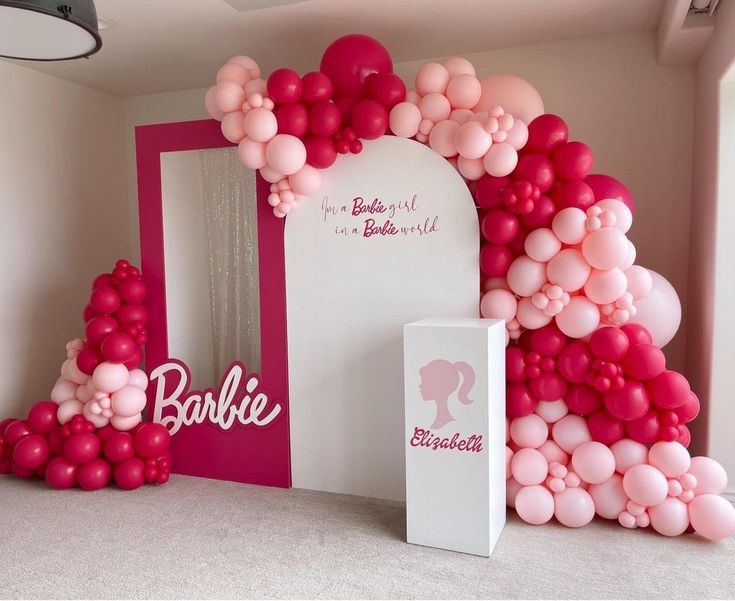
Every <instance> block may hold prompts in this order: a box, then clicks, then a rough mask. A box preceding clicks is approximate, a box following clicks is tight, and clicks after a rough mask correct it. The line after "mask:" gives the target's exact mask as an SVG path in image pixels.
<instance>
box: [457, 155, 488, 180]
mask: <svg viewBox="0 0 735 601" xmlns="http://www.w3.org/2000/svg"><path fill="white" fill-rule="evenodd" d="M457 169H458V170H459V172H460V174H461V175H462V177H464V178H466V179H468V180H470V181H473V182H474V181H477V180H478V179H480V178H481V177H482V176H483V175H485V165H484V164H483V162H482V159H467V158H465V157H463V156H460V157H459V158H458V159H457Z"/></svg>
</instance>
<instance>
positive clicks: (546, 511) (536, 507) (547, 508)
mask: <svg viewBox="0 0 735 601" xmlns="http://www.w3.org/2000/svg"><path fill="white" fill-rule="evenodd" d="M515 510H516V512H517V513H518V516H519V517H520V518H521V519H522V520H523V521H524V522H528V523H529V524H534V525H539V524H545V523H546V522H548V521H549V520H550V519H551V518H552V517H553V516H554V497H553V496H552V494H551V493H550V492H549V490H548V489H547V488H546V487H545V486H540V485H538V484H537V485H535V486H524V487H523V488H521V489H520V490H519V491H518V493H517V494H516V498H515Z"/></svg>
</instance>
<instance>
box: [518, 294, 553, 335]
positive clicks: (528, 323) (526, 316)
mask: <svg viewBox="0 0 735 601" xmlns="http://www.w3.org/2000/svg"><path fill="white" fill-rule="evenodd" d="M516 319H517V320H518V323H519V324H521V326H523V327H524V328H526V329H529V330H538V329H539V328H543V327H544V326H545V325H546V324H547V323H549V322H550V321H551V319H552V317H551V316H549V315H546V313H544V312H543V311H542V310H541V309H539V308H538V307H536V306H535V305H534V304H533V302H532V301H531V299H530V298H528V297H525V298H522V299H520V300H519V301H518V313H517V314H516Z"/></svg>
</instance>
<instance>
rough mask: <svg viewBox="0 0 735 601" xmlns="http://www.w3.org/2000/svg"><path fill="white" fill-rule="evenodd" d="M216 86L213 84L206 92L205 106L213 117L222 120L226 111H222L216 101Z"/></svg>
mask: <svg viewBox="0 0 735 601" xmlns="http://www.w3.org/2000/svg"><path fill="white" fill-rule="evenodd" d="M214 88H215V86H212V87H211V88H209V89H208V90H207V92H206V93H205V94H204V108H205V109H206V111H207V113H208V114H209V116H210V117H212V119H216V120H217V121H222V117H224V116H225V113H224V111H221V110H220V109H219V108H218V107H217V105H216V104H215V102H214Z"/></svg>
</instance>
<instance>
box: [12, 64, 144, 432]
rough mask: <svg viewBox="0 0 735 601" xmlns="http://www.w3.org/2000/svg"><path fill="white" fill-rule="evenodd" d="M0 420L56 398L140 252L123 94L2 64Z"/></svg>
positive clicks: (21, 413)
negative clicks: (95, 320)
mask: <svg viewBox="0 0 735 601" xmlns="http://www.w3.org/2000/svg"><path fill="white" fill-rule="evenodd" d="M0 81H2V92H0V135H2V144H0V210H1V211H2V213H1V214H2V219H1V220H0V249H2V253H1V254H0V282H2V285H1V286H0V323H2V344H1V345H0V381H1V382H2V388H1V389H0V417H5V416H10V415H24V414H25V411H26V410H27V409H28V407H29V406H30V405H31V404H32V403H33V402H34V401H36V400H40V399H44V398H47V396H48V393H49V392H50V389H51V387H52V386H53V383H54V382H55V380H56V378H57V377H58V376H59V368H60V366H61V363H62V361H63V360H64V358H65V356H66V355H65V349H64V344H65V343H66V342H67V341H68V340H70V339H71V338H74V337H77V336H80V335H83V333H84V330H83V322H82V317H81V315H82V310H83V308H84V306H85V304H86V303H87V302H88V299H89V292H90V289H91V288H90V286H91V282H92V278H93V277H94V276H95V275H97V274H98V273H100V272H102V271H108V270H109V269H111V268H112V267H113V266H114V261H115V259H117V258H119V257H121V256H126V255H127V254H128V251H129V250H130V242H129V237H130V231H129V225H128V224H129V221H128V219H127V214H128V197H127V193H126V179H125V165H126V163H125V161H126V154H125V138H124V119H123V103H122V100H121V99H120V98H117V97H115V96H112V95H109V94H105V93H102V92H98V91H95V90H92V89H89V88H86V87H84V86H81V85H78V84H74V83H71V82H68V81H64V80H61V79H58V78H55V77H51V76H49V75H45V74H41V73H38V72H36V71H32V70H30V69H27V68H25V67H21V66H17V65H13V64H10V63H7V62H5V61H0Z"/></svg>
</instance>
